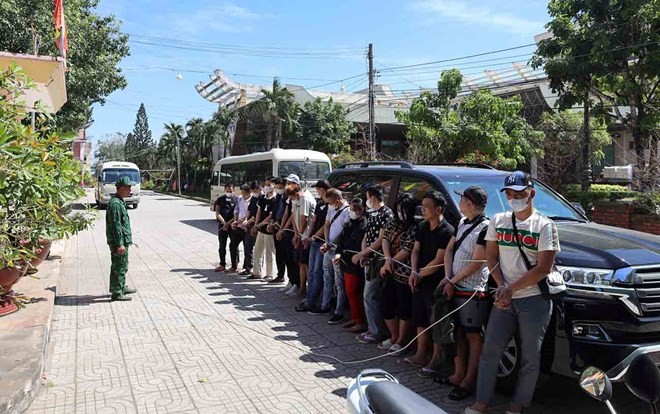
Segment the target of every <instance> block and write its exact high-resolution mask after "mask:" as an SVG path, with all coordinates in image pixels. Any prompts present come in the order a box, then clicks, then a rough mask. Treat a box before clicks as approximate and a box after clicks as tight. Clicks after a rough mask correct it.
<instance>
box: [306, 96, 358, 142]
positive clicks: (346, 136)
mask: <svg viewBox="0 0 660 414" xmlns="http://www.w3.org/2000/svg"><path fill="white" fill-rule="evenodd" d="M298 123H299V125H300V132H301V135H302V139H303V140H304V142H306V144H307V147H308V148H309V149H313V150H316V151H321V152H325V153H328V154H339V153H341V152H343V151H345V150H348V149H349V140H350V138H351V133H352V132H353V131H354V129H355V128H354V127H353V123H352V122H350V121H347V120H346V108H344V107H343V106H342V105H341V104H338V103H335V102H333V101H332V98H331V99H330V100H329V101H328V102H323V101H322V100H321V99H320V98H317V99H315V100H314V101H311V102H307V103H306V104H305V105H304V107H303V109H302V111H301V113H300V119H299V121H298Z"/></svg>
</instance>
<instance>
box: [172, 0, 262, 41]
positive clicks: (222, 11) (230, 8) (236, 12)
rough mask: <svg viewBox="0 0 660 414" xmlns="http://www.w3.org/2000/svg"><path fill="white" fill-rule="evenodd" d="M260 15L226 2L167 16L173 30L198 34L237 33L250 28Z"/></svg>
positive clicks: (247, 30)
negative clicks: (212, 32)
mask: <svg viewBox="0 0 660 414" xmlns="http://www.w3.org/2000/svg"><path fill="white" fill-rule="evenodd" d="M263 17H264V16H261V15H259V14H257V13H255V12H253V11H251V10H249V9H247V8H245V7H241V6H237V5H234V4H226V5H223V6H217V7H204V8H200V9H196V10H191V11H189V12H186V13H185V14H181V13H179V14H173V15H170V16H167V20H169V21H170V24H171V27H172V28H173V30H174V31H176V32H179V33H181V34H187V35H198V34H201V33H203V32H204V33H206V32H208V31H215V32H227V33H239V32H249V31H251V30H252V23H253V22H254V21H256V20H258V19H260V18H263Z"/></svg>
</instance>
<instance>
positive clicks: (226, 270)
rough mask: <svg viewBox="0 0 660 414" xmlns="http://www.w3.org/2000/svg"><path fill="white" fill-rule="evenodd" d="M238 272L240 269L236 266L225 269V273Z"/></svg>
mask: <svg viewBox="0 0 660 414" xmlns="http://www.w3.org/2000/svg"><path fill="white" fill-rule="evenodd" d="M237 270H238V268H237V267H236V266H232V267H230V268H229V269H225V272H228V273H236V271H237Z"/></svg>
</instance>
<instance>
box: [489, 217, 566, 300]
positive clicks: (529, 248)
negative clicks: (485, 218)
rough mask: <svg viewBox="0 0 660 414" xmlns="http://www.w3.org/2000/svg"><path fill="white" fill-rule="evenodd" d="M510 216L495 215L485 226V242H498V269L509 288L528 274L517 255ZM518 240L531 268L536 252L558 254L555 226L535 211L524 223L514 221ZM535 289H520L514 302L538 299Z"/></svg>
mask: <svg viewBox="0 0 660 414" xmlns="http://www.w3.org/2000/svg"><path fill="white" fill-rule="evenodd" d="M511 214H512V213H511V212H510V211H508V212H506V213H500V214H496V215H495V217H494V218H493V220H492V221H491V222H490V225H489V226H488V233H487V234H486V241H494V242H497V246H498V248H499V255H500V269H501V270H502V275H503V277H504V281H505V283H506V284H507V285H511V284H512V283H514V282H515V281H517V280H518V279H520V278H521V277H522V276H523V275H524V274H525V273H527V266H525V262H524V260H523V258H522V256H521V255H520V250H519V249H518V244H517V243H516V239H515V238H514V235H513V234H514V233H513V223H512V222H511ZM516 227H517V228H518V237H519V240H520V244H521V246H522V248H523V251H524V252H525V253H526V254H527V258H528V259H529V261H530V263H531V264H532V266H534V265H536V263H537V261H538V256H539V252H542V251H549V250H550V251H559V237H558V236H557V225H556V224H555V222H554V221H552V220H550V219H549V218H547V217H546V216H544V215H543V214H541V213H539V212H538V211H537V210H534V212H533V213H532V215H531V216H529V217H528V218H527V220H523V221H520V220H516ZM540 294H541V290H540V289H539V287H538V286H537V285H533V286H529V287H527V288H525V289H521V290H519V291H517V292H515V293H514V294H513V298H514V299H520V298H527V297H530V296H536V295H540Z"/></svg>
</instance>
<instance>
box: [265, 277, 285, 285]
mask: <svg viewBox="0 0 660 414" xmlns="http://www.w3.org/2000/svg"><path fill="white" fill-rule="evenodd" d="M279 283H284V278H283V277H279V276H278V277H276V278H275V279H271V280H269V281H268V284H272V285H275V284H279Z"/></svg>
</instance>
